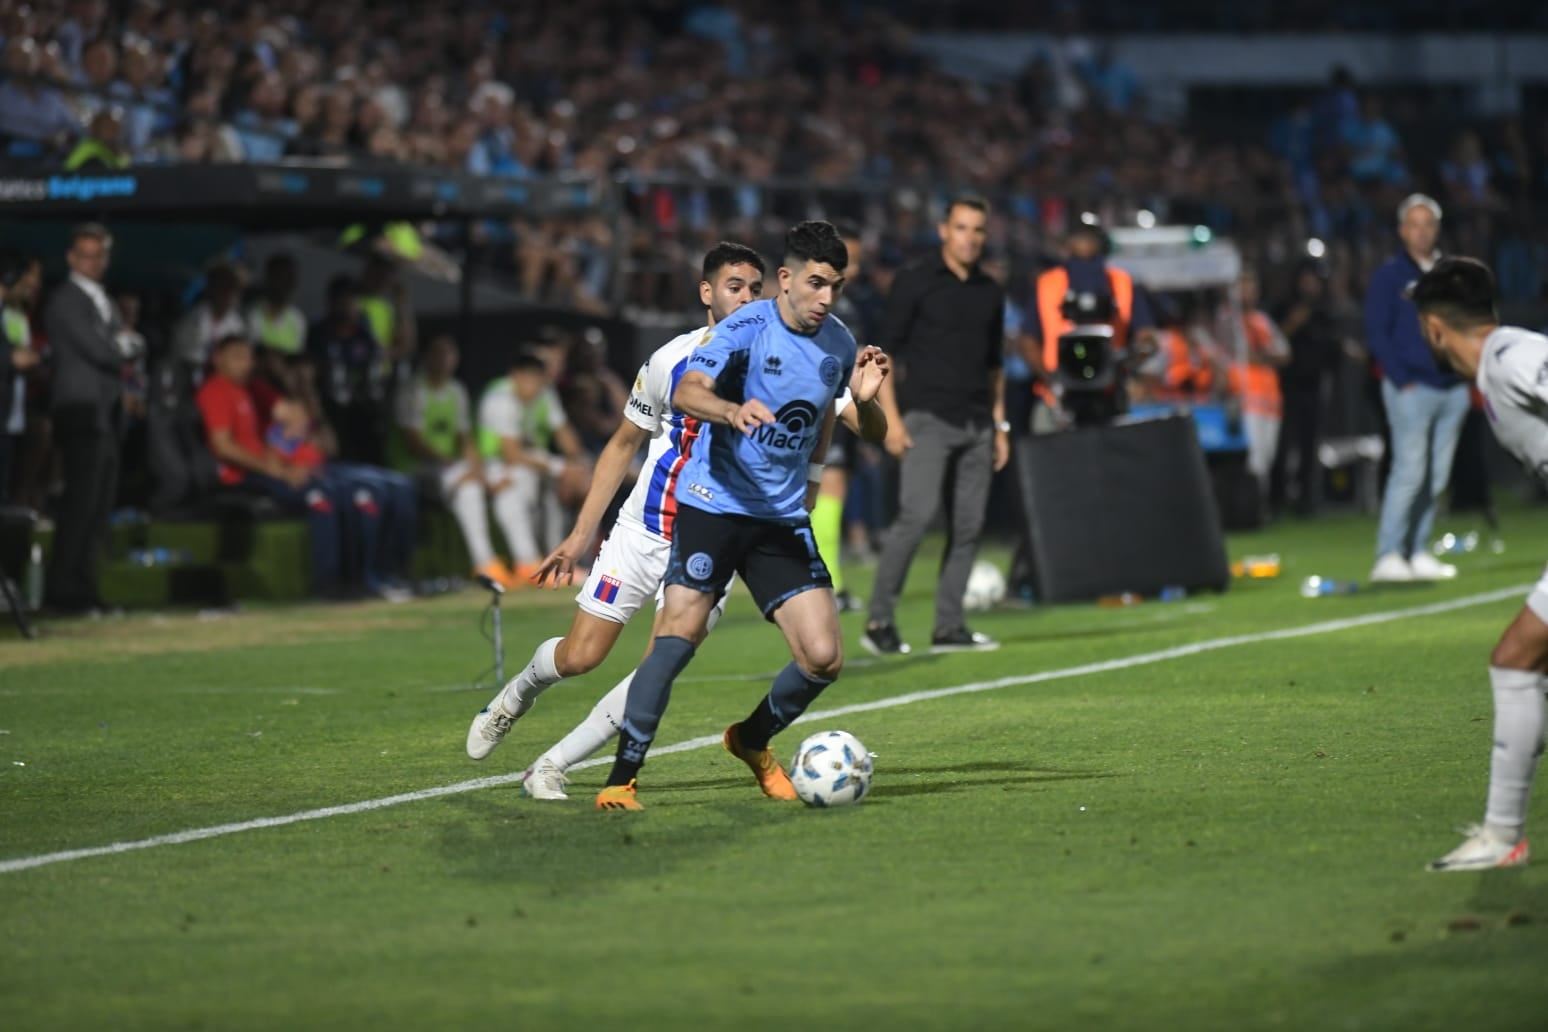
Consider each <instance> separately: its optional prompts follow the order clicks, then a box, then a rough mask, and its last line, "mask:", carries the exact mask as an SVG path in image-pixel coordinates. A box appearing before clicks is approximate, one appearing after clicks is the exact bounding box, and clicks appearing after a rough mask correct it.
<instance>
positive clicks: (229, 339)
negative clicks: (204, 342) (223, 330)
mask: <svg viewBox="0 0 1548 1032" xmlns="http://www.w3.org/2000/svg"><path fill="white" fill-rule="evenodd" d="M233 344H247V345H249V346H251V344H252V341H250V340H248V339H247V334H245V333H228V334H226V335H225V336H224V337H222V338H220V339H219V340H217V341H216V342H215V352H216V353H219V352H221V351H224V350H226V349H227V348H229V347H231V346H232V345H233Z"/></svg>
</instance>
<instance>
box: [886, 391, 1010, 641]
mask: <svg viewBox="0 0 1548 1032" xmlns="http://www.w3.org/2000/svg"><path fill="white" fill-rule="evenodd" d="M903 425H904V426H906V427H908V433H909V436H910V437H912V438H913V439H914V447H913V448H911V449H910V450H909V451H908V452H907V453H906V454H905V455H904V456H903V460H902V464H901V465H902V474H901V482H900V484H899V486H898V516H897V519H895V520H893V522H892V526H891V527H889V528H888V529H887V533H886V534H885V535H884V537H883V539H882V552H881V560H880V562H879V563H878V564H877V567H876V584H875V586H874V587H873V588H872V589H871V611H870V620H871V622H872V623H875V624H887V623H891V622H892V615H893V611H894V610H895V609H896V608H897V605H898V597H899V596H900V595H901V594H902V593H903V581H904V580H905V579H906V578H907V577H908V568H909V565H910V564H911V563H913V561H914V553H915V552H916V551H918V550H919V542H920V541H921V540H923V539H924V535H925V531H926V530H928V529H929V527H930V522H931V521H932V520H933V519H935V513H936V511H937V510H938V509H939V508H940V505H941V502H942V500H944V501H945V502H946V554H945V556H943V557H942V560H941V576H940V580H939V582H938V583H937V584H936V588H935V628H934V630H935V631H951V630H955V629H956V628H958V627H961V626H962V624H963V617H962V594H963V592H965V591H966V590H967V582H968V574H969V573H970V572H971V571H972V569H973V559H974V557H975V556H976V555H977V554H978V536H979V534H980V532H982V531H983V529H984V510H985V509H986V508H987V506H988V504H989V481H990V478H992V477H993V476H994V430H993V428H992V427H991V426H990V425H989V424H988V423H987V422H985V423H983V424H981V425H978V426H973V425H968V426H954V425H952V424H951V423H948V422H946V421H945V420H943V419H941V418H939V417H938V416H935V415H932V414H931V413H929V412H910V413H908V414H907V415H905V416H904V417H903ZM948 491H949V492H950V493H949V494H948Z"/></svg>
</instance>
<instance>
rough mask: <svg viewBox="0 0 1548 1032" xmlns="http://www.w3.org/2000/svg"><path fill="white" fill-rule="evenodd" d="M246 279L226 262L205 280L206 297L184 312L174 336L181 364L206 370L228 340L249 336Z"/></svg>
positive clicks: (173, 344)
mask: <svg viewBox="0 0 1548 1032" xmlns="http://www.w3.org/2000/svg"><path fill="white" fill-rule="evenodd" d="M241 298H242V280H241V277H240V276H239V275H238V274H237V271H236V269H235V268H234V267H233V266H231V265H228V264H226V263H225V262H222V263H220V264H218V265H215V266H213V267H212V268H211V269H210V271H209V273H208V275H207V276H206V278H205V281H204V296H203V297H202V298H200V299H199V300H198V301H197V302H195V303H194V306H193V307H192V308H190V309H189V310H188V311H187V312H185V313H183V318H182V319H181V320H179V321H178V324H177V329H176V330H175V331H173V335H172V349H173V353H174V354H175V355H176V356H177V358H178V359H179V360H180V361H183V362H186V363H188V364H189V365H191V366H195V367H197V368H202V367H203V366H204V364H205V363H206V362H208V361H209V357H210V355H211V354H213V353H214V350H215V345H216V344H217V343H218V342H220V341H221V340H224V339H225V338H226V337H232V336H244V337H245V336H246V334H247V326H246V324H245V323H244V322H243V321H242V312H241V307H240V302H241Z"/></svg>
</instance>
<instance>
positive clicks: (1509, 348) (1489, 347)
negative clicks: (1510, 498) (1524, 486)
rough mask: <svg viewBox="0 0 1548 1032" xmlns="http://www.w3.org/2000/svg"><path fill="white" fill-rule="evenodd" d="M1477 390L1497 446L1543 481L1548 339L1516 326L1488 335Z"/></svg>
mask: <svg viewBox="0 0 1548 1032" xmlns="http://www.w3.org/2000/svg"><path fill="white" fill-rule="evenodd" d="M1478 390H1479V392H1480V393H1481V394H1482V395H1483V396H1484V411H1485V413H1486V414H1487V415H1488V417H1489V426H1490V427H1491V428H1492V429H1493V430H1494V436H1495V437H1496V438H1497V439H1498V440H1499V442H1500V444H1501V445H1502V446H1503V447H1504V448H1505V450H1506V451H1508V452H1510V453H1511V454H1512V455H1514V456H1515V457H1516V458H1517V459H1520V460H1521V462H1523V463H1524V464H1525V465H1526V467H1527V468H1528V469H1529V470H1531V471H1532V472H1533V473H1534V474H1536V475H1537V477H1538V478H1539V479H1540V480H1542V481H1544V482H1545V483H1548V337H1544V336H1543V335H1542V334H1541V333H1533V332H1532V331H1531V330H1524V329H1521V328H1520V327H1518V326H1501V327H1499V328H1498V329H1496V330H1495V331H1494V332H1493V333H1491V334H1489V336H1488V338H1487V339H1485V340H1484V346H1483V353H1482V354H1481V355H1480V356H1479V357H1478Z"/></svg>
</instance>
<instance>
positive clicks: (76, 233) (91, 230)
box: [70, 222, 113, 251]
mask: <svg viewBox="0 0 1548 1032" xmlns="http://www.w3.org/2000/svg"><path fill="white" fill-rule="evenodd" d="M82 240H95V241H97V242H99V243H100V244H102V246H103V247H112V246H113V234H112V233H109V232H108V230H107V227H106V226H104V225H103V224H102V223H100V222H82V223H79V224H77V225H76V226H74V227H73V228H72V229H71V230H70V250H72V251H73V250H75V245H76V244H78V243H80V242H81V241H82Z"/></svg>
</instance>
